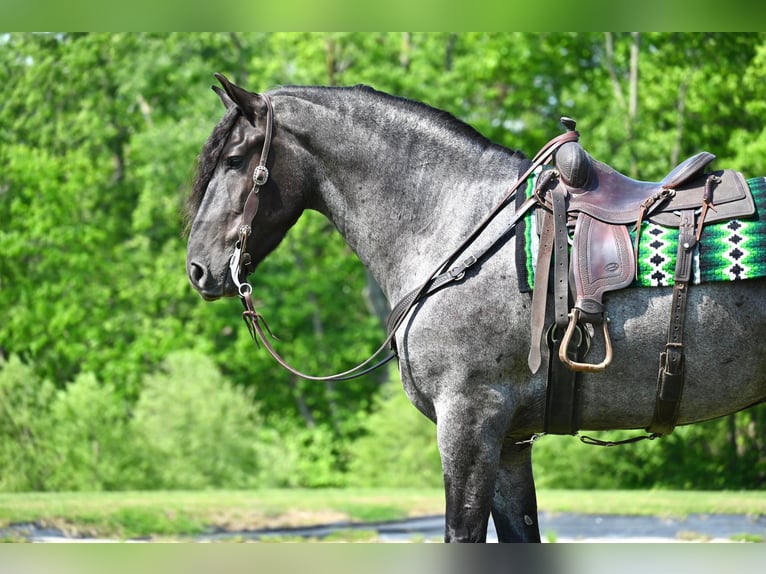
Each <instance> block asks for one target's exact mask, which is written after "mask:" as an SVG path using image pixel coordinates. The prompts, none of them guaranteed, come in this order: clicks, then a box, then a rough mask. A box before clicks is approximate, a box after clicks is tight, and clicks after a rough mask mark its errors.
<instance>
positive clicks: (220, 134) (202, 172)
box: [185, 106, 240, 235]
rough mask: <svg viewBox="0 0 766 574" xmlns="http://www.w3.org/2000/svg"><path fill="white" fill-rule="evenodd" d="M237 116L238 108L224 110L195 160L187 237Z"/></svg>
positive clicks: (186, 214) (186, 227) (188, 201)
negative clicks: (224, 112) (195, 167)
mask: <svg viewBox="0 0 766 574" xmlns="http://www.w3.org/2000/svg"><path fill="white" fill-rule="evenodd" d="M239 114H240V111H239V108H237V107H234V106H232V107H230V108H229V109H228V110H226V114H224V116H223V117H222V118H221V120H220V121H219V122H218V124H217V125H216V126H215V128H214V129H213V133H211V134H210V137H209V138H208V140H207V141H206V142H205V145H204V146H203V148H202V151H201V152H200V154H199V157H198V158H197V173H196V175H195V177H194V184H193V186H192V192H191V194H190V195H189V197H188V198H187V200H186V210H185V211H186V213H185V231H186V234H187V235H188V233H189V231H190V229H191V225H192V223H193V222H194V218H195V217H196V216H197V211H198V210H199V206H200V205H201V204H202V198H203V197H204V196H205V190H206V189H207V186H208V184H209V183H210V179H211V178H212V177H213V172H214V171H215V167H216V166H217V165H218V161H219V160H220V157H221V151H222V150H223V147H224V145H225V144H226V141H227V140H228V139H229V134H230V133H231V130H232V128H233V127H234V122H235V121H236V120H237V118H238V117H239Z"/></svg>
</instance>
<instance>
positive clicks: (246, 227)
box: [229, 94, 579, 381]
mask: <svg viewBox="0 0 766 574" xmlns="http://www.w3.org/2000/svg"><path fill="white" fill-rule="evenodd" d="M261 97H262V98H263V99H264V101H265V102H266V135H265V137H264V142H263V149H262V151H261V157H260V161H259V163H258V165H257V166H256V167H255V170H254V171H253V187H252V189H251V190H250V193H249V195H248V196H247V199H246V200H245V205H244V209H243V212H242V222H241V224H240V227H239V238H238V241H237V242H236V244H235V246H234V251H233V253H232V255H231V257H230V259H229V272H230V273H231V277H232V279H233V281H234V284H235V285H236V286H237V290H238V292H239V296H240V298H241V299H242V303H243V305H244V307H245V310H244V311H243V312H242V318H243V319H244V321H245V324H246V325H247V328H248V331H249V332H250V335H251V336H252V337H253V340H254V341H255V342H256V344H258V341H259V340H260V342H261V343H262V344H263V346H264V347H265V348H266V350H267V351H268V352H269V354H270V355H271V356H272V357H273V358H274V360H276V361H277V363H279V364H280V365H281V366H282V367H283V368H284V369H286V370H287V371H289V372H290V373H292V374H293V375H296V376H298V377H301V378H303V379H307V380H311V381H344V380H351V379H355V378H358V377H361V376H363V375H366V374H368V373H370V372H372V371H374V370H376V369H378V368H379V367H381V366H383V365H385V364H386V363H388V362H389V361H391V360H392V359H394V358H395V357H396V356H397V355H396V349H395V345H393V341H394V336H395V335H396V332H397V330H398V328H399V327H400V326H401V325H402V323H403V322H404V319H405V317H406V316H407V314H408V313H409V312H410V311H411V310H412V309H413V308H414V307H415V305H416V303H418V302H419V301H421V300H422V299H423V298H424V297H426V296H428V295H430V294H431V293H433V292H435V291H436V290H438V289H441V288H442V287H444V286H445V285H447V284H449V283H451V282H453V281H459V280H461V279H462V278H463V277H464V276H465V271H466V269H467V268H468V267H470V266H471V265H473V264H475V263H476V262H477V261H479V260H480V259H481V258H482V257H483V256H484V255H485V254H486V253H487V251H489V250H490V249H491V248H492V246H493V245H495V244H496V243H497V242H498V241H499V240H500V239H502V238H503V237H505V236H506V235H508V234H509V233H510V232H512V231H513V229H514V228H515V227H516V224H517V223H518V222H519V220H520V219H521V218H523V217H524V216H525V215H526V214H527V212H528V211H529V210H530V209H531V208H532V207H534V205H535V204H536V203H538V202H539V200H538V198H537V197H536V196H534V195H533V196H532V197H530V198H529V199H527V200H526V201H525V202H524V203H523V204H522V205H521V206H520V207H519V208H518V209H517V210H516V212H515V213H514V216H513V217H512V218H511V220H510V221H509V222H508V223H507V224H506V225H505V226H504V227H503V229H502V230H501V232H500V233H498V234H496V235H495V236H494V237H493V238H492V239H491V240H490V241H487V242H486V243H484V244H482V245H481V246H480V247H479V248H477V249H476V251H475V252H474V253H473V254H471V255H469V256H468V257H466V258H464V259H463V261H462V262H461V263H459V264H457V265H455V262H456V261H457V260H458V259H459V258H460V255H461V254H462V253H463V252H464V251H465V250H466V249H467V248H468V247H469V246H470V244H471V243H473V242H474V241H475V240H476V239H477V238H478V236H479V235H480V234H481V233H482V231H484V230H485V229H486V228H487V226H488V225H489V224H490V223H491V222H492V221H493V220H494V219H495V217H497V215H498V214H499V213H500V212H501V211H502V210H503V209H504V208H505V207H506V206H507V205H508V203H509V202H510V201H511V199H512V198H514V197H515V194H516V191H517V190H518V188H519V187H521V185H522V184H523V183H525V182H526V181H527V179H528V178H529V177H530V176H531V175H532V173H533V172H534V171H535V170H536V169H537V168H538V167H540V166H541V165H543V164H544V163H545V161H546V160H547V159H548V157H549V156H550V155H551V153H553V152H554V151H555V150H556V149H557V148H558V147H559V146H561V145H562V144H563V143H566V142H568V141H576V140H577V139H578V138H579V134H578V132H576V131H574V130H569V131H567V132H564V133H562V134H560V135H558V136H556V137H555V138H553V139H551V140H550V141H549V142H548V143H547V144H545V145H544V146H543V147H542V148H541V149H540V151H538V152H537V154H536V155H535V157H534V158H533V159H532V163H531V165H530V166H529V168H527V170H526V171H525V172H524V173H523V174H522V175H521V177H519V179H518V180H517V181H516V183H514V184H513V185H512V186H511V187H510V188H509V189H508V191H507V192H506V195H505V197H503V199H502V200H501V201H500V202H499V203H498V204H497V205H496V206H495V208H494V209H493V210H492V211H491V212H490V213H489V214H488V215H487V216H486V217H485V218H484V219H483V220H482V221H481V223H479V225H478V226H477V227H476V228H475V229H474V231H473V232H472V233H471V234H470V235H468V237H466V239H465V240H464V241H463V242H462V243H461V244H460V246H459V247H458V248H457V249H455V250H454V251H453V252H452V253H451V254H450V255H449V256H448V257H447V258H446V259H445V260H444V261H443V262H442V263H441V264H440V265H438V266H437V267H436V269H435V270H434V272H433V273H431V274H430V275H429V276H428V279H426V280H425V281H424V282H423V283H422V284H421V285H420V287H418V288H416V289H414V290H413V291H411V292H410V293H409V294H408V295H406V296H405V297H404V299H403V300H402V301H400V302H399V304H398V305H396V307H394V309H393V311H392V312H391V315H390V316H389V319H388V321H387V330H388V336H387V337H386V339H385V340H384V341H383V343H382V344H381V345H380V347H378V349H377V350H376V351H375V352H374V353H373V354H372V355H370V357H369V358H368V359H367V360H365V361H364V362H362V363H360V364H358V365H357V366H355V367H353V368H351V369H349V370H347V371H343V372H341V373H336V374H334V375H327V376H321V377H318V376H312V375H307V374H305V373H303V372H301V371H299V370H297V369H295V368H294V367H292V366H291V365H290V364H289V363H288V362H287V361H285V359H284V358H282V357H281V356H280V355H279V353H278V352H277V351H276V349H274V347H273V346H272V344H271V343H270V341H269V337H271V338H273V339H276V337H275V336H274V334H273V333H272V332H271V329H269V326H268V324H267V323H266V321H265V319H264V318H263V316H262V315H261V314H260V313H258V311H256V309H255V305H254V304H253V298H252V292H253V287H252V285H251V284H250V283H248V282H247V275H248V273H247V266H248V265H249V264H250V256H249V254H248V253H247V240H248V238H249V237H250V235H251V233H252V227H251V225H252V222H253V219H254V218H255V216H256V214H257V213H258V206H259V203H260V196H259V194H260V191H261V188H262V187H263V186H264V185H265V184H266V182H267V181H268V178H269V170H268V168H267V167H266V162H267V160H268V155H269V148H270V146H271V137H272V131H273V122H274V110H273V106H272V103H271V99H270V98H269V97H268V96H267V95H266V94H261ZM267 334H268V336H267ZM389 347H390V348H392V349H393V352H391V353H389V355H388V356H386V357H384V358H383V359H381V360H380V361H378V362H376V363H374V364H371V363H372V362H373V360H374V359H375V358H376V357H377V356H378V355H380V354H381V353H383V352H384V351H385V350H386V349H387V348H389Z"/></svg>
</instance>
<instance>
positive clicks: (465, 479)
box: [437, 401, 501, 542]
mask: <svg viewBox="0 0 766 574" xmlns="http://www.w3.org/2000/svg"><path fill="white" fill-rule="evenodd" d="M487 412H488V411H487V410H484V409H481V408H480V407H477V405H475V404H464V403H462V401H461V404H457V403H453V404H452V405H450V408H449V409H448V410H447V412H440V413H439V414H438V422H437V435H438V440H439V452H440V453H441V459H442V469H443V472H444V489H445V495H446V516H445V530H444V541H445V542H485V541H486V539H487V523H488V522H489V513H490V506H491V503H492V497H493V494H494V489H495V474H496V471H497V467H498V460H499V458H500V446H501V440H500V436H501V433H500V432H495V431H494V428H493V427H495V428H497V427H496V426H495V425H493V424H492V423H493V421H492V416H491V415H489V414H487ZM498 426H499V425H498Z"/></svg>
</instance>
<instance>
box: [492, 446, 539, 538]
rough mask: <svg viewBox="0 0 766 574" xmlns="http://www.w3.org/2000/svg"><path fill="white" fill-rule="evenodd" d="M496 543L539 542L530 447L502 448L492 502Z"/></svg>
mask: <svg viewBox="0 0 766 574" xmlns="http://www.w3.org/2000/svg"><path fill="white" fill-rule="evenodd" d="M492 519H493V520H494V522H495V528H496V530H497V538H498V541H499V542H540V527H539V526H538V524H537V496H536V494H535V483H534V479H533V477H532V445H530V444H526V445H517V444H515V443H514V442H513V441H511V440H508V441H506V443H505V444H504V445H503V449H502V453H501V455H500V466H499V468H498V471H497V479H496V483H495V496H494V498H493V500H492Z"/></svg>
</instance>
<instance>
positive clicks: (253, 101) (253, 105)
mask: <svg viewBox="0 0 766 574" xmlns="http://www.w3.org/2000/svg"><path fill="white" fill-rule="evenodd" d="M215 77H216V78H217V79H218V81H219V82H221V85H222V86H223V89H224V90H226V94H225V95H226V96H228V98H227V99H224V97H223V96H222V95H221V93H220V91H219V90H216V92H217V93H218V97H220V98H221V101H222V102H223V104H224V105H225V106H226V107H227V108H229V107H230V106H231V105H236V106H237V107H238V108H239V109H240V110H242V114H243V115H244V116H245V117H246V118H247V119H248V120H250V122H253V123H255V116H256V115H258V114H257V111H258V104H259V103H260V100H261V97H260V96H259V95H258V94H254V93H252V92H248V91H247V90H245V89H244V88H240V87H239V86H237V85H236V84H232V83H231V82H230V81H229V80H228V79H227V78H226V76H224V75H223V74H215ZM227 102H228V103H227Z"/></svg>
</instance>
